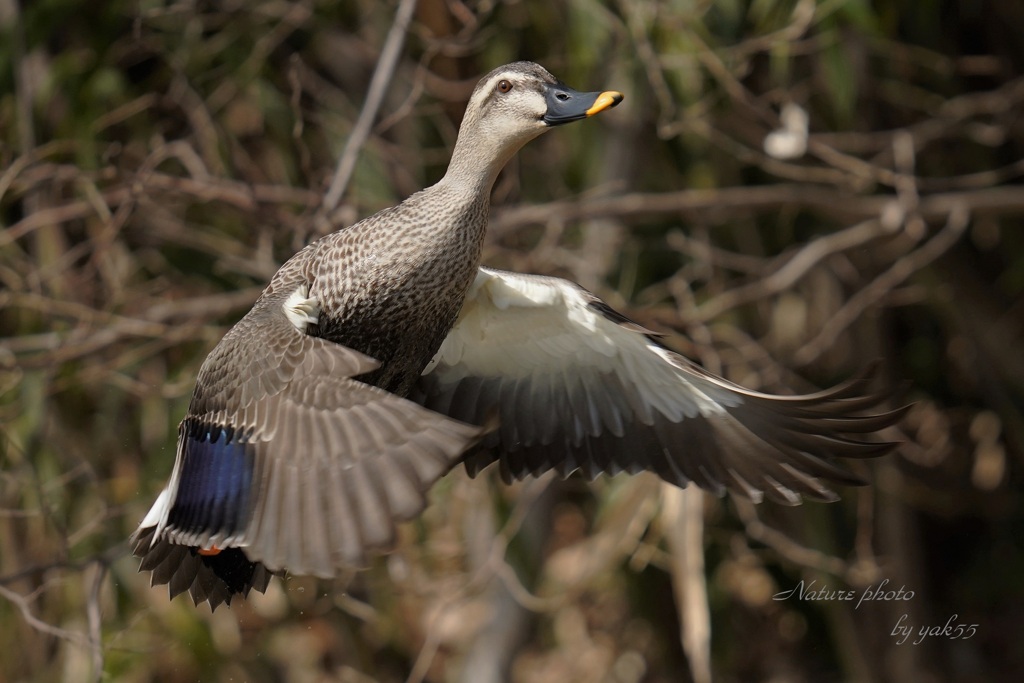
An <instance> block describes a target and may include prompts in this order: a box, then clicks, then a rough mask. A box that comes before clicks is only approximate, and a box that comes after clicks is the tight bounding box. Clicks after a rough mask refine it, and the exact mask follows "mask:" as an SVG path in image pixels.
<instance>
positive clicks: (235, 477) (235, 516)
mask: <svg viewBox="0 0 1024 683" xmlns="http://www.w3.org/2000/svg"><path fill="white" fill-rule="evenodd" d="M183 431H184V439H185V442H184V446H183V451H184V452H183V454H182V455H183V462H182V469H181V478H180V479H179V481H178V491H177V496H176V497H175V501H174V507H173V508H172V509H171V514H170V518H169V520H168V521H169V522H170V524H171V525H173V526H174V527H175V528H176V529H178V530H180V531H186V532H208V533H217V532H220V533H225V534H232V533H235V532H237V531H239V530H240V528H241V527H242V525H243V524H244V520H245V513H246V510H247V506H248V501H249V490H250V487H251V485H252V471H253V465H254V462H253V455H252V446H251V445H250V444H249V443H248V442H247V439H246V438H245V434H243V433H239V432H237V431H236V430H234V429H231V428H230V427H221V426H219V425H210V424H200V423H194V422H193V423H187V424H186V425H185V428H184V430H183Z"/></svg>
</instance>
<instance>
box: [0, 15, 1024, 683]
mask: <svg viewBox="0 0 1024 683" xmlns="http://www.w3.org/2000/svg"><path fill="white" fill-rule="evenodd" d="M403 13H405V14H406V15H408V16H409V17H410V20H409V21H408V22H407V25H406V22H403V21H401V20H399V21H397V22H396V17H401V16H402V15H403ZM1021 26H1024V4H1022V3H1018V2H1005V1H1002V0H928V1H926V2H922V1H920V0H875V1H874V2H871V1H868V0H822V1H820V2H816V1H815V0H719V1H717V2H712V1H710V0H669V1H665V2H655V1H654V0H613V1H611V2H598V1H597V0H567V1H566V2H544V3H541V2H533V1H526V0H480V1H479V2H473V1H466V2H462V1H460V0H419V2H418V3H416V2H410V1H409V0H399V1H398V2H396V1H394V0H392V1H389V2H379V1H377V0H350V1H349V2H329V1H326V0H299V1H296V2H285V1H284V0H252V1H246V2H242V1H241V0H235V1H224V2H215V1H212V0H211V1H207V2H201V1H197V0H193V1H182V2H173V1H169V0H168V1H160V0H134V1H128V0H124V1H117V0H111V1H107V2H82V1H81V0H34V1H33V2H17V1H16V0H0V226H2V231H0V643H3V644H4V645H3V646H2V652H0V683H5V682H7V681H57V680H68V681H72V680H111V681H114V680H116V681H168V682H177V681H197V680H203V681H352V682H369V681H380V682H381V683H383V682H391V681H413V682H416V681H475V682H488V681H501V680H510V681H517V682H520V681H531V682H532V681H536V682H541V683H543V682H547V681H553V682H557V683H570V682H575V681H580V682H583V681H608V682H612V681H614V682H623V683H640V682H647V683H662V682H666V683H667V682H669V681H690V680H692V681H698V682H700V683H703V682H705V681H708V680H712V679H713V680H716V681H771V682H772V683H799V682H804V681H806V682H817V681H880V682H881V681H901V682H902V681H923V682H926V683H927V682H931V681H936V682H938V681H981V680H984V681H1016V680H1021V676H1022V674H1024V649H1022V648H1021V647H1020V645H1021V642H1022V640H1021V639H1022V635H1024V582H1022V577H1024V543H1022V539H1024V513H1022V509H1021V495H1020V491H1021V459H1022V457H1024V353H1022V350H1024V298H1022V296H1021V294H1022V291H1024V230H1022V229H1021V228H1022V225H1021V222H1022V217H1024V187H1022V184H1021V179H1022V177H1024V71H1022V68H1024V42H1022V41H1021V39H1020V27H1021ZM389 54H390V55H393V57H394V58H393V59H392V58H389ZM517 59H531V60H535V61H538V62H540V63H542V64H544V65H545V66H546V67H547V68H548V69H550V70H551V71H552V72H553V73H555V74H556V75H557V76H558V77H559V78H561V79H563V80H564V81H565V82H567V83H568V84H570V85H572V86H574V87H576V88H579V89H585V90H598V89H615V90H620V91H622V92H623V93H625V95H626V99H625V102H624V103H623V104H622V105H621V106H619V107H618V108H616V109H615V110H612V111H610V112H607V113H605V114H602V115H601V116H600V117H597V118H595V119H594V120H590V121H586V122H583V123H580V124H575V125H573V126H569V127H566V128H562V129H559V130H557V131H555V132H552V133H551V134H549V135H547V136H545V137H544V138H542V139H540V140H537V141H536V142H534V143H531V144H530V145H529V146H528V147H527V148H526V149H524V150H523V152H522V153H521V154H520V155H519V156H518V158H517V159H516V160H515V161H514V162H513V163H512V164H511V165H510V166H509V167H508V168H507V169H506V171H505V172H504V174H503V175H502V176H501V178H500V179H499V181H498V183H497V186H496V188H495V192H494V211H493V216H492V224H491V229H490V234H489V240H488V245H487V248H486V252H485V263H486V264H488V265H492V266H497V267H504V268H509V269H512V270H518V271H524V272H532V273H543V274H553V275H558V276H562V277H568V278H570V279H572V280H575V281H578V282H580V283H581V284H583V285H584V286H586V287H587V288H589V289H591V290H593V291H595V292H596V293H597V294H599V295H600V296H602V297H603V298H605V299H606V300H607V301H608V302H609V303H610V304H612V305H613V306H615V307H617V308H619V309H620V310H623V311H624V312H626V313H627V314H629V315H630V316H631V317H633V318H634V319H636V320H637V321H639V322H640V323H642V324H644V325H645V326H647V327H650V328H653V329H656V330H659V331H662V332H666V333H669V337H667V343H668V344H670V345H671V346H673V347H674V348H676V349H678V350H680V351H682V352H684V353H686V354H687V355H688V356H690V357H691V358H694V359H695V360H699V361H700V362H701V363H702V364H704V365H705V366H706V367H707V368H709V369H711V370H713V371H715V372H720V373H722V374H724V375H725V376H727V377H728V378H730V379H732V380H734V381H736V382H739V383H741V384H743V385H744V386H747V387H750V388H756V389H762V390H765V391H770V392H775V393H787V392H802V391H810V390H813V389H815V388H816V387H824V386H828V385H830V384H833V383H835V382H837V381H841V380H842V379H844V378H847V377H849V376H851V375H854V374H856V373H857V372H858V371H859V370H862V369H863V368H865V367H866V366H868V365H869V364H870V363H872V362H873V361H877V360H880V366H879V371H878V374H879V375H880V377H881V380H880V382H881V383H884V384H886V385H889V386H892V387H894V388H896V389H898V390H899V392H900V393H898V394H897V395H896V396H895V397H894V398H893V400H892V405H894V406H895V405H898V404H900V403H903V402H908V401H913V402H914V407H913V409H912V411H911V412H910V413H909V415H908V416H907V418H906V419H905V420H904V421H903V422H902V423H901V424H900V425H899V426H898V428H894V429H892V430H890V431H889V433H887V434H885V437H886V438H891V439H898V440H901V441H902V442H903V443H902V445H901V447H900V448H899V449H898V451H897V452H895V453H894V454H892V455H890V456H887V457H885V458H881V459H878V460H874V461H870V462H858V463H852V464H851V467H852V468H853V469H854V471H856V472H857V473H859V474H861V475H863V476H864V477H866V478H867V479H868V480H869V481H870V482H871V486H869V487H864V488H847V489H844V490H842V491H841V494H842V495H843V501H842V502H840V503H836V504H832V505H823V504H815V503H808V504H806V505H804V506H801V507H797V508H780V507H779V506H775V505H772V504H767V503H766V504H764V505H759V506H753V505H750V504H749V503H745V502H743V501H738V500H733V499H731V498H725V499H716V498H713V497H711V496H708V495H706V494H703V493H701V492H699V491H694V490H692V488H691V489H689V490H687V491H686V492H685V493H684V492H681V491H679V490H678V489H674V488H671V487H667V486H663V485H662V484H660V482H659V481H658V480H656V479H654V478H653V477H646V476H640V477H627V476H620V477H616V478H600V479H598V480H597V481H594V482H586V481H584V480H583V479H581V478H578V477H572V478H570V479H569V480H567V481H564V482H563V481H557V480H554V479H550V478H545V479H540V480H535V481H528V482H523V483H522V484H519V485H516V486H512V487H506V486H503V485H501V484H500V482H499V481H498V478H497V477H496V476H495V474H494V473H493V472H487V473H485V474H484V475H482V476H481V477H480V478H478V479H476V480H470V479H469V478H468V477H467V476H466V475H465V473H464V472H463V471H462V470H461V469H459V470H457V471H455V472H453V473H452V474H451V475H450V476H449V477H447V478H446V479H445V480H444V481H443V482H442V483H441V484H440V485H439V486H438V487H437V489H436V490H435V491H434V492H433V501H434V502H433V505H432V506H431V507H430V508H429V510H428V511H427V512H426V514H424V515H423V517H422V518H421V519H420V520H418V521H417V522H415V523H411V524H407V525H405V526H404V527H403V529H402V537H401V542H400V544H399V547H398V548H397V550H396V551H395V552H394V553H392V554H391V555H389V556H386V557H382V558H380V559H379V560H378V561H377V562H376V563H375V564H374V566H373V567H372V568H370V569H369V570H367V571H364V572H360V573H355V574H353V575H351V576H347V577H343V578H341V579H339V580H337V581H335V582H325V581H316V580H311V579H306V578H289V579H287V580H284V581H282V580H277V579H275V580H274V581H273V582H272V584H271V586H270V588H269V590H268V591H267V594H266V595H257V594H254V595H253V596H251V597H250V599H249V600H247V601H237V602H236V603H235V604H234V605H232V607H231V608H230V609H225V608H221V609H219V610H217V612H216V613H213V614H211V612H210V610H209V607H208V606H207V605H203V606H200V607H198V608H197V607H194V606H193V605H192V603H191V601H190V600H189V599H188V598H187V597H179V598H177V599H175V600H174V601H173V602H171V601H168V599H167V593H166V589H165V588H159V589H155V588H150V587H149V584H148V581H149V577H148V575H142V574H138V573H137V569H138V561H137V560H136V559H134V558H132V557H130V553H129V550H128V545H127V541H126V539H127V537H128V536H129V534H130V533H131V532H132V531H133V530H134V529H135V527H136V525H137V523H138V522H139V520H140V519H141V518H142V516H143V515H144V514H145V512H146V510H147V509H148V507H149V505H150V504H151V503H152V501H153V499H154V498H155V496H156V495H157V493H158V492H159V490H160V489H161V488H162V487H163V485H164V483H165V482H166V480H167V478H168V476H169V474H170V470H171V465H172V462H173V457H174V442H175V436H176V429H177V424H178V421H179V420H180V419H181V416H182V415H183V414H184V411H185V408H186V405H187V402H188V399H189V395H190V392H191V390H192V385H193V381H194V377H195V374H196V372H197V370H198V367H199V365H200V363H201V362H202V359H203V358H204V356H205V354H206V353H207V352H208V351H209V350H210V349H211V348H212V347H213V345H214V344H215V343H216V341H217V340H218V339H219V338H220V336H221V335H222V334H223V333H224V331H225V330H226V328H227V327H228V326H230V325H231V324H232V323H233V322H234V321H236V320H237V319H238V318H239V317H241V315H242V314H243V313H244V312H245V311H246V310H247V309H248V307H249V306H250V305H251V304H252V302H253V301H254V300H255V298H256V296H257V295H258V293H259V291H260V290H261V288H262V287H263V285H264V283H265V282H266V281H267V279H268V278H269V277H270V275H271V274H272V273H273V272H274V270H275V269H276V267H277V266H278V264H280V263H281V262H283V260H284V259H286V258H287V257H288V256H290V255H291V254H292V253H294V251H296V250H297V249H298V248H300V247H301V246H302V245H304V244H305V243H307V242H308V241H309V240H311V239H313V238H315V237H316V236H317V235H319V234H322V233H324V232H326V231H330V230H333V229H337V228H339V227H343V226H345V225H348V224H351V223H352V222H354V221H356V220H357V219H359V218H361V217H363V216H366V215H368V214H370V213H372V212H374V211H376V210H379V209H381V208H384V207H387V206H390V205H393V204H394V203H396V202H398V201H400V200H401V199H402V198H403V197H405V196H407V195H409V194H410V193H412V192H414V191H416V190H418V189H420V188H422V187H424V186H425V185H428V184H430V183H432V182H434V181H435V180H437V179H438V178H439V177H440V176H441V174H442V173H443V171H444V168H445V164H446V162H447V159H448V155H449V151H450V150H451V148H452V145H453V142H454V139H455V135H456V132H457V127H458V123H459V121H460V118H461V114H462V111H463V107H464V103H465V101H466V99H467V97H468V95H469V93H470V91H471V89H472V87H473V85H474V84H475V82H476V80H477V78H479V77H480V76H481V75H482V74H484V73H486V72H487V71H489V70H490V69H492V68H493V67H495V66H497V65H500V64H502V63H505V62H509V61H513V60H517ZM375 73H376V74H378V76H377V81H376V82H377V86H376V87H371V80H372V79H373V78H374V74H375ZM359 122H361V123H362V125H360V123H359ZM332 186H333V187H332ZM325 197H326V199H325ZM883 583H884V586H883V589H882V593H881V597H882V598H888V599H879V600H865V601H864V602H863V603H859V604H858V602H857V601H859V599H860V597H861V596H863V595H864V594H865V592H867V593H868V594H869V595H871V594H872V592H873V591H875V590H876V589H878V587H879V586H880V585H883ZM801 589H803V593H802V594H801ZM819 589H823V590H821V592H817V593H814V592H812V591H818V590H819ZM900 589H902V593H897V591H899V590H900ZM835 591H850V592H852V595H854V596H855V598H856V599H855V601H853V602H850V601H845V600H841V599H839V597H840V596H839V595H838V594H836V593H835ZM888 591H892V593H889V594H888V595H886V592H888ZM801 596H802V597H801ZM814 597H817V598H819V599H812V598H814ZM947 625H948V628H945V629H944V627H946V626H947ZM958 625H959V626H962V628H961V629H959V630H957V628H956V627H957V626H958ZM972 627H973V628H972ZM901 628H907V629H908V631H907V632H906V633H909V635H901V634H904V632H903V631H901V630H900V629H901ZM922 628H923V629H924V632H923V633H924V635H922V631H921V629H922ZM929 629H932V630H931V631H930V630H929Z"/></svg>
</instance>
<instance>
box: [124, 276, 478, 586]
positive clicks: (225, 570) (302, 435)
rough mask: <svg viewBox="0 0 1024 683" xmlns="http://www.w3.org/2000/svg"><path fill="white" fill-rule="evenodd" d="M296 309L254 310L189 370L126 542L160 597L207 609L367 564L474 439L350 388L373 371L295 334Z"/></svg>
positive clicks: (305, 308)
mask: <svg viewBox="0 0 1024 683" xmlns="http://www.w3.org/2000/svg"><path fill="white" fill-rule="evenodd" d="M304 296H305V295H304V293H303V292H301V291H298V290H297V292H296V294H294V295H293V296H291V297H290V298H289V299H288V301H286V302H284V303H281V302H279V301H261V302H260V303H258V304H257V306H256V307H254V309H253V310H252V311H250V313H249V314H248V315H247V316H246V317H245V318H243V319H242V320H241V321H240V322H239V323H238V324H237V325H236V326H235V327H234V328H232V329H231V330H230V331H229V332H228V334H227V335H226V336H225V337H224V339H223V340H221V342H220V343H219V344H218V345H217V347H216V348H215V349H214V351H213V352H212V353H211V354H210V355H209V357H208V358H207V359H206V361H205V363H204V364H203V367H202V369H201V370H200V373H199V377H198V379H197V383H196V388H195V392H194V394H193V397H192V402H191V405H190V407H189V411H188V414H187V415H186V417H185V419H184V420H183V421H182V423H181V426H180V428H179V433H178V448H177V459H176V462H175V464H174V470H173V472H172V475H171V480H170V483H169V485H168V487H167V490H166V491H165V492H164V493H163V494H162V495H161V496H160V498H159V499H158V500H157V502H156V504H155V505H154V506H153V509H152V510H151V511H150V513H149V515H147V517H146V519H145V520H144V521H143V523H142V525H141V526H140V528H139V531H138V532H137V533H136V539H135V552H136V554H139V555H143V557H144V559H143V563H142V568H143V569H147V570H152V571H153V581H154V583H168V584H169V585H170V589H171V594H172V597H173V596H174V595H176V594H177V593H180V592H183V591H184V590H189V591H190V592H191V593H192V597H193V599H194V600H196V602H197V603H198V602H200V601H202V600H207V599H208V600H209V601H210V603H211V605H212V606H216V605H217V604H219V602H222V601H227V600H228V599H229V598H230V597H231V595H233V594H234V593H239V592H242V593H247V592H248V591H249V589H250V588H252V587H253V586H255V587H257V589H259V590H263V589H265V588H266V582H267V580H268V579H269V575H268V574H267V572H266V570H270V571H279V570H287V571H289V572H292V573H295V574H307V575H315V576H320V577H331V576H334V575H335V574H336V573H337V571H338V569H339V568H344V567H357V566H361V565H363V564H365V558H366V552H367V551H368V550H371V549H379V548H384V547H387V546H388V545H390V544H391V543H392V541H393V538H394V534H395V523H396V522H397V521H399V520H407V519H410V518H412V517H414V516H415V515H417V514H418V513H419V512H420V511H421V510H422V509H423V507H424V506H425V500H426V499H425V494H426V492H427V490H429V488H430V487H431V486H432V485H433V484H434V482H436V481H437V480H438V479H439V478H440V477H441V476H443V475H444V474H445V473H447V472H448V471H449V470H450V469H451V468H452V467H453V466H454V465H455V464H456V463H457V462H458V461H459V459H460V458H461V456H462V454H463V453H464V452H465V451H466V450H467V449H468V448H469V447H470V446H472V445H473V444H474V443H475V442H476V441H477V440H478V438H479V437H480V435H481V433H482V430H481V429H480V428H477V427H473V426H471V425H467V424H463V423H460V422H457V421H455V420H453V419H450V418H448V417H445V416H443V415H439V414H437V413H434V412H432V411H429V410H427V409H425V408H423V407H422V406H420V405H417V404H416V403H413V402H411V401H409V400H406V399H404V398H401V397H398V396H396V395H394V394H391V393H388V392H386V391H384V390H382V389H379V388H377V387H373V386H370V385H367V384H364V383H362V382H359V381H357V380H354V379H352V378H353V377H355V376H358V375H361V374H363V373H366V372H368V371H370V370H373V369H375V368H376V367H377V366H378V363H377V362H376V361H375V360H373V359H372V358H369V357H367V356H365V355H363V354H361V353H358V352H356V351H353V350H352V349H349V348H346V347H344V346H340V345H338V344H334V343H332V342H329V341H326V340H324V339H320V338H317V337H312V336H309V335H307V334H305V333H304V331H303V330H302V328H303V326H304V323H305V322H312V321H313V320H314V319H315V315H314V313H313V312H311V311H312V310H313V309H315V302H310V301H309V300H306V299H304ZM212 549H216V550H218V551H220V552H219V553H217V554H208V551H209V552H212ZM201 551H202V552H201ZM218 563H220V564H221V565H223V567H222V570H219V569H218V567H219V566H220V565H218ZM233 576H234V577H241V578H237V579H236V580H234V584H235V587H234V588H231V586H232V582H233V580H232V577H233Z"/></svg>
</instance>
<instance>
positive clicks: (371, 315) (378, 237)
mask: <svg viewBox="0 0 1024 683" xmlns="http://www.w3.org/2000/svg"><path fill="white" fill-rule="evenodd" d="M486 227H487V198H486V196H483V197H462V196H458V195H457V194H456V193H453V192H451V191H450V190H449V189H448V188H446V187H444V186H434V187H431V188H428V189H427V190H424V191H422V192H419V193H417V194H415V195H413V196H411V197H409V198H408V199H407V200H405V201H404V202H402V203H401V204H399V205H398V206H396V207H394V208H390V209H385V210H384V211H381V212H379V213H377V214H374V215H373V216H370V217H369V218H366V219H364V220H362V221H360V222H359V223H356V224H355V225H353V226H351V227H350V228H348V229H345V230H341V231H338V232H335V233H331V234H329V235H326V236H325V237H323V238H321V239H319V240H317V241H316V242H314V243H312V244H310V245H309V246H308V247H306V248H305V249H303V250H302V251H300V252H299V253H298V254H296V255H295V256H294V257H292V259H290V260H289V261H288V262H287V263H286V264H285V265H284V266H282V268H281V269H280V271H278V273H277V274H276V275H275V276H274V278H273V280H272V281H271V283H270V285H269V286H268V288H267V292H265V293H264V298H265V297H267V296H268V295H269V296H272V297H274V298H275V300H276V298H280V296H281V294H282V293H283V294H284V296H287V295H288V294H290V293H291V291H292V290H294V289H295V288H297V287H300V286H305V287H307V288H308V296H309V297H310V298H312V299H315V300H316V302H317V304H318V305H319V309H320V312H319V316H318V320H317V323H316V324H315V325H310V326H309V327H308V328H307V329H306V332H307V333H308V334H312V335H314V336H318V337H321V338H323V339H327V340H329V341H332V342H334V343H336V344H341V345H343V346H346V347H348V348H350V349H354V350H356V351H359V352H361V353H364V354H366V355H367V356H370V357H371V358H373V359H375V360H377V361H378V362H379V363H380V365H381V366H380V368H378V369H377V370H375V371H373V372H371V373H369V374H367V375H363V376H360V377H359V379H360V380H361V381H364V382H366V383H368V384H373V385H375V386H379V387H381V388H383V389H386V390H388V391H391V392H393V393H396V394H398V395H401V396H405V395H407V394H408V393H409V391H410V389H411V388H412V386H413V384H414V383H415V381H416V378H417V377H418V376H419V374H420V372H421V371H422V369H423V367H424V366H425V365H426V364H427V363H428V362H429V361H430V359H431V358H432V357H433V356H434V354H435V353H436V352H437V349H438V348H439V347H440V345H441V342H442V341H443V340H444V337H445V336H446V335H447V334H448V332H449V330H450V329H451V328H452V326H453V325H454V323H455V319H456V317H457V316H458V312H459V309H460V308H461V306H462V303H463V301H464V299H465V296H466V291H467V289H468V288H469V285H470V284H471V283H472V281H473V278H474V277H475V276H476V272H477V268H478V266H479V263H480V252H481V247H482V242H483V236H484V232H485V230H486Z"/></svg>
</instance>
